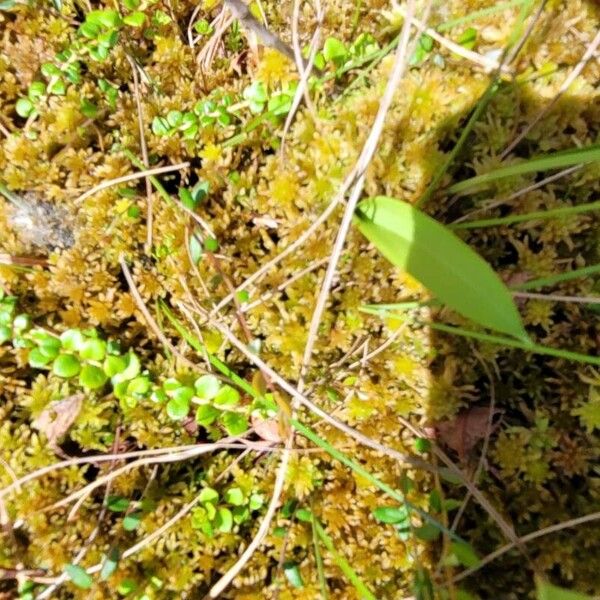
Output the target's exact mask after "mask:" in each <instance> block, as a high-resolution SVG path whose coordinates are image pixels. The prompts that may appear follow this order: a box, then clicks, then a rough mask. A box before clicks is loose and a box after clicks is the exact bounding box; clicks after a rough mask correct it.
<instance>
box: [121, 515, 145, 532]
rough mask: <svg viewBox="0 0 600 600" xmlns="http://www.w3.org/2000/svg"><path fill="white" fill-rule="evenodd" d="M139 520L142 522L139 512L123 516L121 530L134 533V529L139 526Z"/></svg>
mask: <svg viewBox="0 0 600 600" xmlns="http://www.w3.org/2000/svg"><path fill="white" fill-rule="evenodd" d="M141 520H142V513H141V512H132V513H129V514H128V515H125V518H124V519H123V529H124V530H125V531H134V530H135V529H137V528H138V525H139V524H140V521H141Z"/></svg>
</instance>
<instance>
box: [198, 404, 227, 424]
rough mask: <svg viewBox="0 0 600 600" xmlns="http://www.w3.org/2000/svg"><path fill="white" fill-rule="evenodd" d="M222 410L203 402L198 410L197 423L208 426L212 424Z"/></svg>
mask: <svg viewBox="0 0 600 600" xmlns="http://www.w3.org/2000/svg"><path fill="white" fill-rule="evenodd" d="M220 414H221V411H220V410H218V409H216V408H215V407H214V406H211V405H210V404H202V405H200V406H199V407H198V409H197V410H196V423H198V425H202V427H208V426H209V425H212V424H213V423H214V422H215V421H216V420H217V418H218V417H219V415H220Z"/></svg>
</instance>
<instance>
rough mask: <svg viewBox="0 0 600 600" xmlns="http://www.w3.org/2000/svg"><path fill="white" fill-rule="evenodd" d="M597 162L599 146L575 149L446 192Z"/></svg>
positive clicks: (472, 189) (486, 175)
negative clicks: (507, 178)
mask: <svg viewBox="0 0 600 600" xmlns="http://www.w3.org/2000/svg"><path fill="white" fill-rule="evenodd" d="M598 160H600V145H593V146H588V147H587V148H577V149H576V150H567V151H565V152H555V153H552V154H546V155H543V156H538V157H535V158H532V159H529V160H526V161H524V162H521V163H518V164H516V165H508V166H506V167H501V168H500V169H496V170H495V171H491V172H489V173H484V174H483V175H477V176H476V177H471V178H470V179H465V180H464V181H460V182H459V183H455V184H454V185H453V186H450V187H449V188H448V192H449V193H450V194H465V193H474V192H478V191H481V190H482V189H485V188H486V187H487V186H488V185H489V184H491V183H493V182H494V181H498V180H499V179H505V178H506V177H515V176H517V175H525V174H527V173H536V172H538V171H548V170H550V169H562V168H564V167H571V166H573V165H585V164H589V163H592V162H596V161H598Z"/></svg>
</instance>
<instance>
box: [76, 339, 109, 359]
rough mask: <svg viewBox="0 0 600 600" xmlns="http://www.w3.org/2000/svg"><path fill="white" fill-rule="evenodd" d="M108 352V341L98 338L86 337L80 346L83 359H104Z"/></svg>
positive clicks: (80, 354)
mask: <svg viewBox="0 0 600 600" xmlns="http://www.w3.org/2000/svg"><path fill="white" fill-rule="evenodd" d="M105 354H106V342H105V341H104V340H99V339H97V338H91V339H89V338H88V339H86V340H84V341H83V343H82V344H81V346H80V348H79V356H80V357H81V358H82V359H83V360H102V359H103V358H104V356H105Z"/></svg>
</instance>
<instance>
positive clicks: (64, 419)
mask: <svg viewBox="0 0 600 600" xmlns="http://www.w3.org/2000/svg"><path fill="white" fill-rule="evenodd" d="M82 402H83V394H73V395H72V396H67V397H66V398H63V399H62V400H57V401H55V402H51V403H50V404H49V405H48V406H47V407H46V408H45V409H44V410H43V411H42V413H41V414H40V416H39V417H38V418H37V419H36V420H35V421H34V422H33V423H32V426H33V427H35V428H36V429H38V430H39V431H41V432H42V433H43V434H44V435H45V436H46V437H47V438H48V445H49V446H50V447H51V448H52V450H54V451H55V452H57V449H58V442H59V440H60V439H61V438H62V437H63V436H64V435H65V434H66V433H67V431H68V430H69V427H71V425H72V424H73V422H74V421H75V419H76V418H77V416H78V415H79V411H80V410H81V404H82ZM58 453H59V454H62V452H58Z"/></svg>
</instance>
